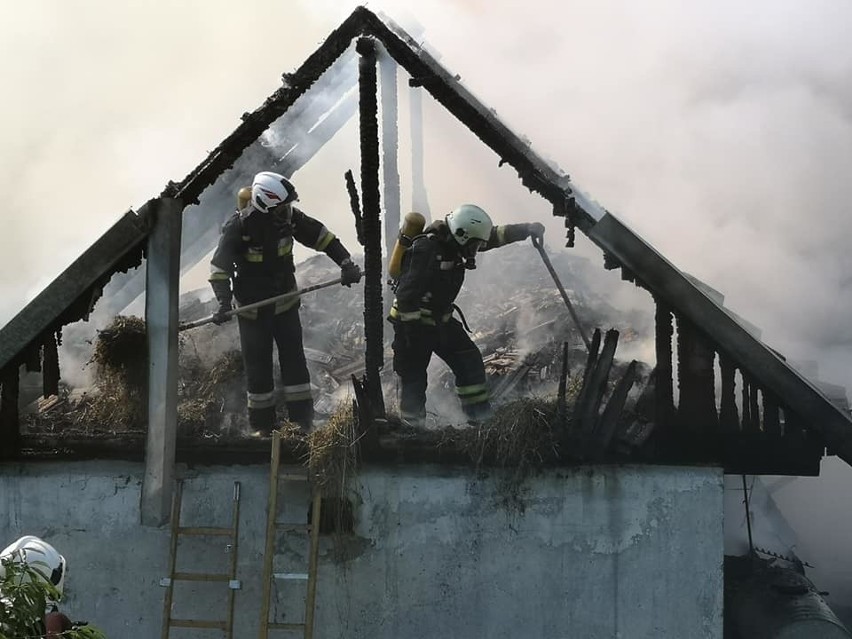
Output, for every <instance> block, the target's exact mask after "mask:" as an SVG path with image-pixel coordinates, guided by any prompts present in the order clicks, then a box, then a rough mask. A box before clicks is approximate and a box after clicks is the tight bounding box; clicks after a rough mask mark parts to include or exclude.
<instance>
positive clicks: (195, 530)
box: [178, 526, 234, 537]
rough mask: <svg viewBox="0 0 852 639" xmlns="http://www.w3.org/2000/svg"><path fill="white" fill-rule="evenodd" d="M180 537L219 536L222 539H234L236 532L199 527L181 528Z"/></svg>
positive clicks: (179, 529) (229, 529)
mask: <svg viewBox="0 0 852 639" xmlns="http://www.w3.org/2000/svg"><path fill="white" fill-rule="evenodd" d="M178 534H179V535H211V536H213V535H218V536H221V537H233V536H234V530H233V529H232V528H215V527H210V526H208V527H198V526H195V527H193V526H181V527H180V528H178Z"/></svg>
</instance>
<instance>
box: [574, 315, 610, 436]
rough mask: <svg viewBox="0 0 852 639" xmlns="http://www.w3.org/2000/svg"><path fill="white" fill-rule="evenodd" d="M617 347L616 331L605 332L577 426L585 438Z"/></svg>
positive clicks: (596, 409) (599, 401)
mask: <svg viewBox="0 0 852 639" xmlns="http://www.w3.org/2000/svg"><path fill="white" fill-rule="evenodd" d="M617 346H618V331H616V330H615V329H610V330H608V331H607V332H606V337H605V338H604V345H603V349H602V350H601V355H600V357H599V358H598V360H597V362H596V363H595V368H594V371H593V372H592V374H591V376H590V378H589V383H588V389H587V393H586V396H585V398H584V400H583V401H584V404H583V406H582V412H581V413H580V421H579V424H578V425H579V431H580V433H581V434H582V435H583V436H585V437H588V436H589V435H590V434H591V432H592V431H593V430H594V427H595V423H596V422H597V419H598V411H599V409H600V405H601V401H602V400H603V396H604V392H605V391H606V383H607V381H608V380H609V372H610V369H611V368H612V361H613V358H614V357H615V349H616V347H617Z"/></svg>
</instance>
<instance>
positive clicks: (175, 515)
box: [160, 480, 183, 639]
mask: <svg viewBox="0 0 852 639" xmlns="http://www.w3.org/2000/svg"><path fill="white" fill-rule="evenodd" d="M182 498H183V480H178V481H177V484H176V486H175V498H174V501H173V502H172V521H171V539H170V540H169V573H168V574H169V584H168V585H167V586H166V594H165V596H164V597H163V631H162V633H161V634H160V636H161V638H162V639H169V628H170V622H171V617H172V598H173V595H174V587H175V582H174V574H175V563H176V561H177V546H178V530H179V529H180V510H181V508H180V505H181V499H182Z"/></svg>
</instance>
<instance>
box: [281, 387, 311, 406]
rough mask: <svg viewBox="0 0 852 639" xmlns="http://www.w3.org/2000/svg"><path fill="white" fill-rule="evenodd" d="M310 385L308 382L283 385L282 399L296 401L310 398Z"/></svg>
mask: <svg viewBox="0 0 852 639" xmlns="http://www.w3.org/2000/svg"><path fill="white" fill-rule="evenodd" d="M312 398H313V395H311V385H310V384H309V383H308V384H293V385H292V386H285V387H284V401H286V402H298V401H300V400H304V399H312Z"/></svg>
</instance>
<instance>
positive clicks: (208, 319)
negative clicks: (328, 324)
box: [178, 277, 343, 332]
mask: <svg viewBox="0 0 852 639" xmlns="http://www.w3.org/2000/svg"><path fill="white" fill-rule="evenodd" d="M342 281H343V280H342V279H341V278H339V277H338V278H337V279H334V280H330V281H328V282H321V283H319V284H313V285H312V286H306V287H305V288H300V289H299V290H298V291H290V292H289V293H283V294H281V295H276V296H275V297H270V298H267V299H265V300H261V301H259V302H254V303H252V304H246V305H245V306H240V307H239V308H235V309H233V310H231V311H228V312H227V313H223V314H222V316H223V317H227V318H231V317H233V316H234V315H239V314H240V313H246V312H248V311H253V310H255V309H258V308H262V307H264V306H269V305H270V304H276V303H277V302H283V301H284V300H289V299H293V298H294V297H301V296H302V295H304V294H305V293H311V292H313V291H318V290H320V289H321V288H328V287H329V286H334V285H335V284H340V283H341V282H342ZM213 317H214V315H211V316H210V317H205V318H203V319H200V320H195V321H194V322H186V323H185V324H181V325H180V326H178V332H181V331H185V330H187V329H190V328H197V327H199V326H204V325H205V324H210V323H211V322H212V321H213Z"/></svg>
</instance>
